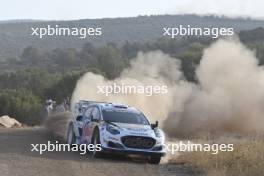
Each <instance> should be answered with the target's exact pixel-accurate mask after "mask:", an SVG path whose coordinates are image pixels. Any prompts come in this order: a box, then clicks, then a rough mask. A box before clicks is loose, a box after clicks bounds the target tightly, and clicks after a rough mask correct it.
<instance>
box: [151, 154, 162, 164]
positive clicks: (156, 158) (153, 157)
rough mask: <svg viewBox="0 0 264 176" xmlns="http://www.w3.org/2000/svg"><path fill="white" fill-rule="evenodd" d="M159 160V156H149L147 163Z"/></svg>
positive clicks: (154, 162) (158, 161)
mask: <svg viewBox="0 0 264 176" xmlns="http://www.w3.org/2000/svg"><path fill="white" fill-rule="evenodd" d="M160 160H161V156H150V158H149V163H150V164H159V163H160Z"/></svg>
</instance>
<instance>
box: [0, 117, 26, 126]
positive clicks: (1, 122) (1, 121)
mask: <svg viewBox="0 0 264 176" xmlns="http://www.w3.org/2000/svg"><path fill="white" fill-rule="evenodd" d="M0 126H3V127H6V128H12V127H21V126H22V124H21V123H19V122H18V121H17V120H16V119H14V118H10V117H9V116H7V115H4V116H2V117H0Z"/></svg>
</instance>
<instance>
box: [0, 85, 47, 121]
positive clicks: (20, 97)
mask: <svg viewBox="0 0 264 176" xmlns="http://www.w3.org/2000/svg"><path fill="white" fill-rule="evenodd" d="M43 110H44V108H43V107H42V104H41V101H40V99H39V98H38V97H37V96H35V95H34V94H32V92H30V91H27V90H1V91H0V115H9V116H11V117H12V118H15V119H16V120H18V121H19V122H22V123H25V124H28V125H37V124H40V123H41V121H42V118H41V113H42V112H43Z"/></svg>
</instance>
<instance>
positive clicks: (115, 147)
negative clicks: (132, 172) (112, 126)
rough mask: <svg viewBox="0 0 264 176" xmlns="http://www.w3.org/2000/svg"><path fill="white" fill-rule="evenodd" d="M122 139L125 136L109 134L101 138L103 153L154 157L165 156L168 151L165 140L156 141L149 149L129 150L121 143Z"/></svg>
mask: <svg viewBox="0 0 264 176" xmlns="http://www.w3.org/2000/svg"><path fill="white" fill-rule="evenodd" d="M122 137H124V136H123V135H122V136H121V135H120V136H119V135H118V136H114V135H109V134H108V135H104V136H101V147H102V152H108V153H118V154H136V155H146V156H153V155H156V156H164V155H165V154H166V149H165V146H164V144H163V142H162V141H163V140H159V139H155V140H156V143H155V145H154V146H153V147H151V148H149V149H143V148H129V147H127V146H125V145H124V144H123V142H122V141H121V138H122ZM137 137H138V136H137ZM145 137H146V136H145Z"/></svg>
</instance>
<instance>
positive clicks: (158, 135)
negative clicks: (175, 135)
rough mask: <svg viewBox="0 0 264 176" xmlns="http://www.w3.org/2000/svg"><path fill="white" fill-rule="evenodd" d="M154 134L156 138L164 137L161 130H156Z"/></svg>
mask: <svg viewBox="0 0 264 176" xmlns="http://www.w3.org/2000/svg"><path fill="white" fill-rule="evenodd" d="M154 132H155V135H156V137H158V138H161V137H163V133H162V131H161V130H159V129H155V130H154Z"/></svg>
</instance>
